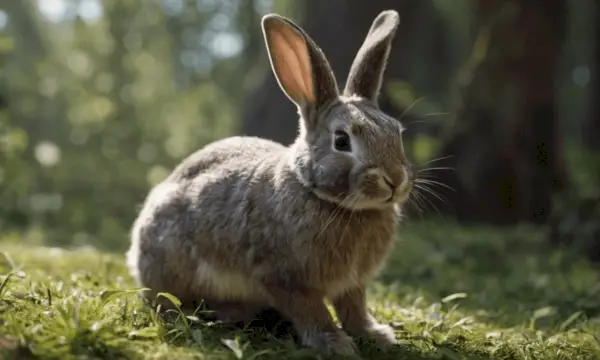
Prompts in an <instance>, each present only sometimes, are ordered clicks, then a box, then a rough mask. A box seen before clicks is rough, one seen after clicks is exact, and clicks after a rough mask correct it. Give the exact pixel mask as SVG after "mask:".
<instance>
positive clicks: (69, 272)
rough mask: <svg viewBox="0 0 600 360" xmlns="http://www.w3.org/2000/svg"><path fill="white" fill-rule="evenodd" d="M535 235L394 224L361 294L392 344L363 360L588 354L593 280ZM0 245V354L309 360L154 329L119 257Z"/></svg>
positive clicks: (596, 286) (184, 326)
mask: <svg viewBox="0 0 600 360" xmlns="http://www.w3.org/2000/svg"><path fill="white" fill-rule="evenodd" d="M544 236H545V234H544V233H543V232H542V231H540V230H539V229H538V230H534V229H529V228H523V227H520V228H514V229H511V230H508V231H507V232H506V233H503V234H499V233H497V232H495V231H493V230H490V229H485V228H481V229H469V230H467V229H461V228H457V227H455V226H453V225H451V224H448V223H446V222H441V223H423V224H421V225H412V226H406V227H404V228H403V229H402V230H401V233H400V241H399V243H398V244H397V245H396V249H395V251H394V253H393V254H392V256H391V257H390V262H389V264H388V266H387V267H386V268H385V269H384V271H383V273H382V275H381V277H380V279H379V282H378V283H376V284H374V285H373V286H372V287H371V288H370V296H371V297H370V299H371V302H370V307H371V308H372V309H373V311H374V314H375V316H376V317H377V318H378V319H379V320H380V321H383V322H385V323H389V324H391V325H392V326H393V327H394V328H395V329H396V332H397V337H398V340H399V342H400V345H399V346H397V347H395V348H394V349H389V350H387V351H381V350H379V349H377V348H375V347H374V346H373V345H372V344H369V343H366V342H362V341H360V342H359V348H360V351H361V356H362V357H363V358H365V359H399V358H400V359H402V358H407V359H492V358H493V359H519V360H520V359H527V360H530V359H531V360H532V359H564V360H583V359H595V358H597V357H598V356H600V342H599V340H600V339H598V334H599V331H600V306H599V303H598V301H597V299H598V295H599V294H598V292H599V291H600V275H599V274H598V272H597V271H596V270H595V269H593V268H592V267H591V266H590V265H589V264H588V263H587V262H586V261H585V260H583V259H579V258H577V257H574V255H573V254H570V253H567V252H564V251H553V250H548V248H547V247H544V240H543V239H544ZM3 248H4V249H6V254H7V256H6V257H5V258H4V259H2V258H1V257H0V273H2V274H4V275H2V276H1V277H0V283H2V284H3V285H1V286H0V288H1V290H0V323H1V324H2V326H1V327H0V351H3V350H4V351H5V352H13V354H14V353H16V352H19V354H24V353H27V352H32V353H33V354H34V355H35V357H36V358H40V359H46V358H60V359H75V358H84V357H85V358H123V357H126V358H131V359H138V358H139V359H142V358H153V359H282V358H301V359H308V358H314V355H315V354H314V353H313V352H312V351H311V350H308V349H305V348H302V347H298V346H296V345H294V343H293V341H292V340H291V338H285V337H284V338H274V337H273V336H271V335H268V334H264V333H263V332H261V331H258V330H256V329H255V330H250V329H248V330H245V331H242V330H231V329H225V328H219V327H217V326H216V325H214V324H211V323H203V322H201V321H200V320H199V319H198V318H196V317H193V316H188V317H185V316H183V314H180V316H179V317H178V319H177V320H173V321H169V322H163V321H161V320H160V319H159V318H157V317H156V316H155V314H154V313H153V312H150V311H149V310H148V309H147V308H145V307H144V306H143V305H142V303H141V301H140V299H139V298H138V296H136V295H135V292H136V291H137V289H136V288H135V287H134V285H133V284H132V282H131V280H130V277H129V276H128V274H127V272H126V269H125V267H124V264H123V255H119V254H106V253H100V252H96V251H94V250H76V251H67V250H60V249H56V248H54V249H52V248H38V247H28V246H27V245H24V244H20V245H8V244H6V243H4V244H3ZM492 259H493V261H492ZM11 274H12V276H11ZM165 296H168V297H172V296H170V295H165ZM172 301H173V302H175V303H177V299H173V300H172Z"/></svg>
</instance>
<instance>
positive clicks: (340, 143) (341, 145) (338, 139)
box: [333, 130, 352, 151]
mask: <svg viewBox="0 0 600 360" xmlns="http://www.w3.org/2000/svg"><path fill="white" fill-rule="evenodd" d="M333 144H334V147H335V149H336V150H337V151H352V147H351V146H350V136H348V134H346V133H345V132H344V131H341V130H337V131H336V132H335V134H334V140H333Z"/></svg>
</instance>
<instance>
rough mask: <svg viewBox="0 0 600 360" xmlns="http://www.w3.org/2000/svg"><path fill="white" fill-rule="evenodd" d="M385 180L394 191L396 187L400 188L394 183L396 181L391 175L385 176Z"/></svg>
mask: <svg viewBox="0 0 600 360" xmlns="http://www.w3.org/2000/svg"><path fill="white" fill-rule="evenodd" d="M383 181H384V182H385V184H386V185H387V186H388V187H389V188H390V190H391V191H392V193H393V192H394V191H395V190H396V188H398V186H397V185H396V184H394V182H393V181H392V179H390V178H389V176H387V175H384V176H383Z"/></svg>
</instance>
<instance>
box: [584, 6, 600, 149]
mask: <svg viewBox="0 0 600 360" xmlns="http://www.w3.org/2000/svg"><path fill="white" fill-rule="evenodd" d="M595 8H596V16H595V24H596V33H595V56H594V63H593V64H591V65H592V66H591V68H592V76H591V79H590V90H589V91H590V92H589V94H590V95H589V110H588V113H587V118H586V121H585V122H584V125H583V142H584V145H585V147H586V148H587V149H589V150H592V151H596V152H600V105H599V104H598V99H599V98H600V3H599V2H596V7H595Z"/></svg>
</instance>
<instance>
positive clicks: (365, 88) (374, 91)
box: [344, 10, 400, 103]
mask: <svg viewBox="0 0 600 360" xmlns="http://www.w3.org/2000/svg"><path fill="white" fill-rule="evenodd" d="M399 23H400V16H399V15H398V13H397V12H396V11H395V10H386V11H383V12H381V13H380V14H379V15H378V16H377V17H376V18H375V20H374V21H373V24H372V25H371V29H370V30H369V34H368V35H367V37H366V38H365V41H364V42H363V44H362V46H361V48H360V49H359V50H358V54H357V55H356V58H355V59H354V62H353V63H352V67H351V68H350V74H349V75H348V81H347V82H346V87H345V89H344V95H347V96H350V95H358V96H361V97H364V98H367V99H370V100H372V101H373V102H375V103H377V97H378V96H379V90H380V89H381V82H382V78H383V73H384V71H385V68H386V64H387V59H388V57H389V55H390V49H391V43H392V40H393V39H394V35H395V34H396V29H397V28H398V24H399Z"/></svg>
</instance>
